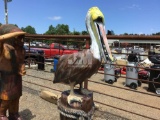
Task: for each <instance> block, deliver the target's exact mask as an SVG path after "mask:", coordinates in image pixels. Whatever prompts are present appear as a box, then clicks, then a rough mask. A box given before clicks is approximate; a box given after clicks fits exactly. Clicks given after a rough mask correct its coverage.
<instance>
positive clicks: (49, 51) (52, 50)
mask: <svg viewBox="0 0 160 120" xmlns="http://www.w3.org/2000/svg"><path fill="white" fill-rule="evenodd" d="M32 49H34V50H43V51H44V54H45V58H46V59H47V58H54V56H56V55H64V54H72V53H75V52H78V50H72V49H66V48H65V47H64V46H63V45H62V44H58V43H51V44H50V45H49V46H48V47H47V46H46V47H33V48H32Z"/></svg>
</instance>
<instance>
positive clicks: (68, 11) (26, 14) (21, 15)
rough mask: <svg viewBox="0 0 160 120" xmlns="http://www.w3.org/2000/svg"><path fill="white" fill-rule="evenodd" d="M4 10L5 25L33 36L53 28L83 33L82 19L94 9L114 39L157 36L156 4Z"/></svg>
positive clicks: (116, 0) (49, 0)
mask: <svg viewBox="0 0 160 120" xmlns="http://www.w3.org/2000/svg"><path fill="white" fill-rule="evenodd" d="M7 6H8V22H9V24H17V25H18V27H19V28H21V27H27V26H28V25H30V26H32V27H34V28H35V30H36V33H37V34H43V33H45V32H46V31H47V30H48V28H49V26H50V25H53V26H54V27H56V26H57V24H65V25H68V26H69V30H70V31H74V30H75V31H79V32H81V31H84V30H85V31H86V26H85V17H86V14H87V11H88V10H89V8H91V7H94V6H97V7H98V8H99V9H100V10H101V11H102V13H103V14H104V17H105V27H106V30H113V31H114V33H115V34H116V35H119V34H124V33H133V34H148V35H149V34H152V33H157V32H160V7H159V6H160V0H12V2H8V4H7ZM4 18H5V12H4V0H0V23H2V24H5V19H4Z"/></svg>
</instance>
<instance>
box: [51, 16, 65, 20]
mask: <svg viewBox="0 0 160 120" xmlns="http://www.w3.org/2000/svg"><path fill="white" fill-rule="evenodd" d="M48 19H49V20H60V19H62V17H61V16H53V17H48Z"/></svg>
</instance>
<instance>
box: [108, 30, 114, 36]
mask: <svg viewBox="0 0 160 120" xmlns="http://www.w3.org/2000/svg"><path fill="white" fill-rule="evenodd" d="M107 35H115V34H114V31H113V30H107Z"/></svg>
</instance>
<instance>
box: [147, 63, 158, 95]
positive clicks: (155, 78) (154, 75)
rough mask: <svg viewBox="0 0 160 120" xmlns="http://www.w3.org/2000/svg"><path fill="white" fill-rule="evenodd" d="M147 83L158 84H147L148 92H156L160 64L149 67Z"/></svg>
mask: <svg viewBox="0 0 160 120" xmlns="http://www.w3.org/2000/svg"><path fill="white" fill-rule="evenodd" d="M154 69H155V70H154ZM156 69H157V70H156ZM158 69H159V70H158ZM149 81H152V82H159V84H157V83H152V82H149V83H148V91H151V92H156V90H157V89H158V88H160V64H156V65H153V66H151V70H150V77H149Z"/></svg>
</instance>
